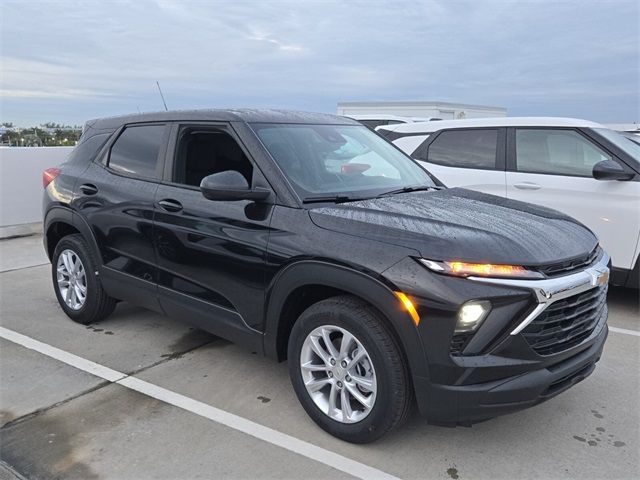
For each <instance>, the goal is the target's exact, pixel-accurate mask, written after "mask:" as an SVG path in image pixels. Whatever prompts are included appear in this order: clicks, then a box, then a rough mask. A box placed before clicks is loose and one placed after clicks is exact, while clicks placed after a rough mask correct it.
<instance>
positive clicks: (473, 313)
mask: <svg viewBox="0 0 640 480" xmlns="http://www.w3.org/2000/svg"><path fill="white" fill-rule="evenodd" d="M490 311H491V302H490V301H488V300H471V301H470V302H467V303H465V304H464V305H462V306H461V307H460V310H458V320H457V322H456V329H455V332H456V333H467V332H473V331H474V330H476V329H477V328H478V327H479V326H480V324H481V323H482V321H483V320H484V319H485V318H487V315H488V314H489V312H490Z"/></svg>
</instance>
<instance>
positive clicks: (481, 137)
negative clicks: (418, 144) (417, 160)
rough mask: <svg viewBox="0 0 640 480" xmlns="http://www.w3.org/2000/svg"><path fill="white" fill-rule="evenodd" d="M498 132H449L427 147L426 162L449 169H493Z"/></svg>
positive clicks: (485, 130) (490, 130)
mask: <svg viewBox="0 0 640 480" xmlns="http://www.w3.org/2000/svg"><path fill="white" fill-rule="evenodd" d="M497 151H498V130H497V129H495V130H493V129H482V130H480V129H478V130H449V131H445V132H442V133H441V134H440V135H438V137H437V138H436V139H435V140H434V141H433V142H432V143H431V145H429V150H428V153H427V159H426V160H427V162H430V163H436V164H438V165H446V166H449V167H462V168H478V169H494V168H496V153H497Z"/></svg>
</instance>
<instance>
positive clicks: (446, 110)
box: [338, 102, 507, 120]
mask: <svg viewBox="0 0 640 480" xmlns="http://www.w3.org/2000/svg"><path fill="white" fill-rule="evenodd" d="M380 114H382V115H397V116H401V117H410V118H413V117H418V118H420V119H424V120H429V119H432V118H439V119H441V120H453V119H457V118H486V117H506V116H507V109H506V108H503V107H489V106H486V105H467V104H464V103H448V102H338V115H345V116H351V115H366V116H371V115H380Z"/></svg>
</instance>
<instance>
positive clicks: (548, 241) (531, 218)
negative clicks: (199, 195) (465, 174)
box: [309, 188, 598, 266]
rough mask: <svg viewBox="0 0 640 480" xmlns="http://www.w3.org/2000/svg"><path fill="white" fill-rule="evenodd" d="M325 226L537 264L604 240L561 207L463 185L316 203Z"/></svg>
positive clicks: (429, 249) (427, 248) (426, 249)
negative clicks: (512, 198)
mask: <svg viewBox="0 0 640 480" xmlns="http://www.w3.org/2000/svg"><path fill="white" fill-rule="evenodd" d="M309 214H310V216H311V219H312V221H313V222H314V223H315V224H316V225H318V226H319V227H321V228H325V229H328V230H333V231H336V232H341V233H346V234H351V235H356V236H360V237H364V238H369V239H372V240H376V241H379V242H385V243H389V244H395V245H401V246H404V247H409V248H413V249H415V250H417V251H418V252H419V253H420V255H422V257H423V258H428V259H431V260H462V261H468V262H479V263H504V264H513V265H525V266H538V265H546V264H551V263H556V262H561V261H565V260H568V259H572V258H576V257H580V256H583V255H587V254H588V253H590V252H591V251H592V250H593V249H594V248H595V247H596V245H597V243H598V240H597V239H596V237H595V236H594V235H593V233H591V231H590V230H589V229H587V228H586V227H585V226H583V225H582V224H580V223H579V222H578V221H576V220H574V219H573V218H571V217H568V216H566V215H564V214H562V213H560V212H557V211H555V210H551V209H548V208H544V207H540V206H537V205H532V204H530V203H524V202H519V201H516V200H508V199H506V198H502V197H497V196H494V195H487V194H484V193H480V192H475V191H472V190H466V189H462V188H452V189H446V190H431V191H426V192H414V193H405V194H399V195H393V196H388V197H382V198H376V199H371V200H361V201H357V202H350V203H344V204H339V205H335V206H333V205H332V206H330V207H326V206H325V207H318V208H313V209H311V210H310V212H309Z"/></svg>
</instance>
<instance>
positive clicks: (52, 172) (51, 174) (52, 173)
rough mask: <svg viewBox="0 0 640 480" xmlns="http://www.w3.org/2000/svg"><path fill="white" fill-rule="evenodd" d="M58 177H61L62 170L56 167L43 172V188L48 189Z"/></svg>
mask: <svg viewBox="0 0 640 480" xmlns="http://www.w3.org/2000/svg"><path fill="white" fill-rule="evenodd" d="M58 175H60V169H59V168H55V167H52V168H47V169H46V170H45V171H44V172H42V188H47V185H49V184H50V183H51V182H53V180H54V179H55V178H56V177H57V176H58Z"/></svg>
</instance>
